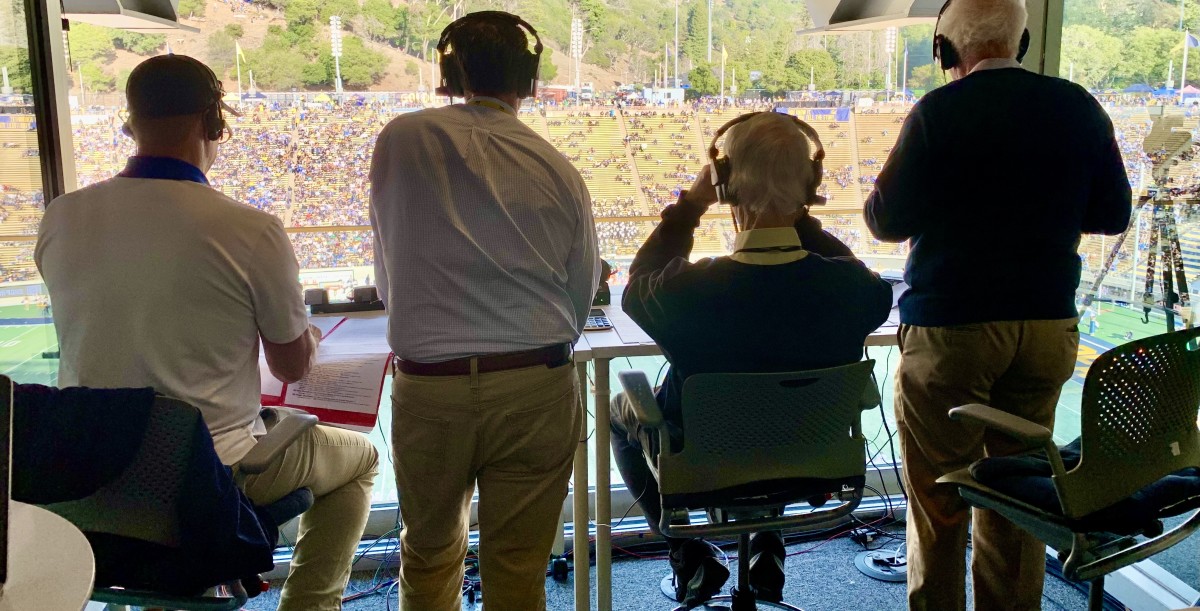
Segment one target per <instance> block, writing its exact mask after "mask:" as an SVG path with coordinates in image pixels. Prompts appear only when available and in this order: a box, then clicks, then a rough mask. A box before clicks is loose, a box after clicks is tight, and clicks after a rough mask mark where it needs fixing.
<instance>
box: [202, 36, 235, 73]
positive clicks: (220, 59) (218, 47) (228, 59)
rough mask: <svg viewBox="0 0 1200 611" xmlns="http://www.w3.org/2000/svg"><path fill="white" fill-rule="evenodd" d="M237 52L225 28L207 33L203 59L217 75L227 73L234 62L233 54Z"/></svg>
mask: <svg viewBox="0 0 1200 611" xmlns="http://www.w3.org/2000/svg"><path fill="white" fill-rule="evenodd" d="M236 52H237V48H236V46H235V41H234V39H233V37H232V36H230V35H229V32H228V31H226V30H218V31H216V32H213V33H212V34H209V35H208V44H207V46H206V48H205V54H204V61H205V63H207V64H208V67H209V68H212V69H213V72H215V73H217V75H218V76H220V75H223V74H227V73H228V72H229V69H230V68H231V67H233V64H234V61H235V60H234V54H235V53H236Z"/></svg>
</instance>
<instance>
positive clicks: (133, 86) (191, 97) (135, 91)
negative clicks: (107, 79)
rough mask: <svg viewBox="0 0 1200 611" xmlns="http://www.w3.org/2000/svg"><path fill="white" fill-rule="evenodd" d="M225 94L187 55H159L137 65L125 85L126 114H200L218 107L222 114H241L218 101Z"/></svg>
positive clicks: (204, 68)
mask: <svg viewBox="0 0 1200 611" xmlns="http://www.w3.org/2000/svg"><path fill="white" fill-rule="evenodd" d="M224 95H225V91H224V90H223V89H222V88H221V81H220V80H219V79H217V75H216V74H215V73H213V71H212V69H211V68H209V67H208V66H205V65H204V64H203V63H202V62H200V60H197V59H195V58H193V57H188V56H187V55H175V54H168V55H159V56H157V57H151V58H150V59H148V60H146V61H144V62H142V63H140V64H138V65H137V67H136V68H134V69H133V72H131V73H129V80H128V81H127V82H126V83H125V99H126V103H127V104H128V105H129V114H130V115H133V116H135V117H151V118H158V117H175V116H179V115H192V114H196V113H200V112H203V111H204V109H206V108H209V107H211V106H212V105H213V104H220V105H221V108H222V109H224V111H225V112H227V113H229V114H231V115H234V116H241V113H239V112H238V111H236V110H234V109H233V108H232V107H231V106H229V105H228V104H226V103H225V102H224V101H222V100H221V97H222V96H224Z"/></svg>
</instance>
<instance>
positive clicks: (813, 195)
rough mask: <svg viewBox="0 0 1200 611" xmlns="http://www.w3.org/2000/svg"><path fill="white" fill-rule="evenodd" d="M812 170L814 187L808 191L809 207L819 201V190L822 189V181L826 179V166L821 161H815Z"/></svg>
mask: <svg viewBox="0 0 1200 611" xmlns="http://www.w3.org/2000/svg"><path fill="white" fill-rule="evenodd" d="M812 170H813V178H812V186H811V187H809V189H808V202H807V205H811V204H813V203H816V201H817V189H819V188H821V180H823V179H824V178H825V164H824V163H822V162H821V160H820V159H814V160H813V165H812Z"/></svg>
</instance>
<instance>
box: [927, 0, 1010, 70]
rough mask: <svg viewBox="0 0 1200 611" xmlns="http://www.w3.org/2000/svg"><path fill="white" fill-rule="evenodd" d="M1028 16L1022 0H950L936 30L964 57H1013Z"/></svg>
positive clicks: (980, 58) (979, 58)
mask: <svg viewBox="0 0 1200 611" xmlns="http://www.w3.org/2000/svg"><path fill="white" fill-rule="evenodd" d="M1028 18H1029V13H1028V12H1026V10H1025V0H951V2H950V6H949V8H947V9H946V14H944V15H942V23H941V26H940V28H939V30H938V33H940V34H943V35H945V37H946V38H947V39H949V40H950V42H951V44H953V45H954V49H955V50H956V51H958V56H959V57H961V58H962V59H963V60H968V59H972V60H975V61H981V60H985V59H992V58H1014V57H1016V56H1017V49H1018V47H1019V46H1020V43H1021V33H1022V32H1023V31H1024V30H1025V23H1026V21H1027V20H1028Z"/></svg>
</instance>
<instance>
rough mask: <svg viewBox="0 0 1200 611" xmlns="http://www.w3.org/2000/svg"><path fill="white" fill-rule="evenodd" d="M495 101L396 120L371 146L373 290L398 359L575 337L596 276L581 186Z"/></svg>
mask: <svg viewBox="0 0 1200 611" xmlns="http://www.w3.org/2000/svg"><path fill="white" fill-rule="evenodd" d="M496 106H497V105H495V104H488V105H461V104H460V105H454V106H447V107H444V108H437V109H431V110H424V111H420V112H415V113H412V114H407V115H403V116H400V117H397V118H396V119H394V120H392V122H391V123H389V124H388V125H387V127H385V128H384V130H383V133H381V134H380V136H379V140H378V142H377V143H376V145H375V154H374V158H373V159H372V162H371V227H372V228H373V229H374V233H375V282H376V284H377V285H378V287H379V293H380V295H381V296H382V298H383V300H384V303H385V304H386V306H387V310H388V343H389V344H390V345H391V347H392V350H393V351H394V352H395V353H396V356H398V357H400V358H402V359H405V360H412V361H419V362H427V363H435V362H440V361H446V360H450V359H455V358H462V357H467V356H474V355H482V354H496V353H503V352H516V351H520V350H528V349H532V348H538V347H542V346H547V345H552V344H558V343H563V342H574V341H575V340H576V339H578V338H579V335H580V333H581V332H582V331H583V325H584V322H585V321H586V319H587V314H588V309H589V307H590V306H591V302H592V296H593V295H594V293H595V291H596V286H597V284H598V282H599V274H600V260H599V255H598V252H597V245H596V230H595V226H594V225H593V222H592V213H591V198H590V197H589V195H588V191H587V187H586V186H585V185H584V182H583V178H582V177H580V175H579V172H578V171H577V170H576V169H575V168H574V167H573V166H572V165H571V164H570V163H569V162H568V161H567V160H566V158H564V157H563V155H562V154H561V153H559V152H558V151H557V150H556V149H555V148H554V147H553V146H552V145H551V144H550V143H549V142H547V141H546V140H545V139H543V138H542V137H540V136H538V135H537V134H536V133H535V132H534V131H533V130H532V129H530V128H529V127H528V126H526V125H525V124H524V123H522V122H521V121H519V120H518V119H517V117H516V116H515V115H514V114H510V113H509V112H506V111H505V110H500V109H498V108H497V107H496Z"/></svg>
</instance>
